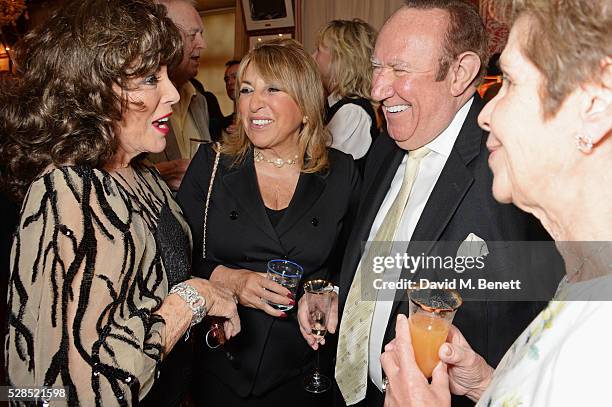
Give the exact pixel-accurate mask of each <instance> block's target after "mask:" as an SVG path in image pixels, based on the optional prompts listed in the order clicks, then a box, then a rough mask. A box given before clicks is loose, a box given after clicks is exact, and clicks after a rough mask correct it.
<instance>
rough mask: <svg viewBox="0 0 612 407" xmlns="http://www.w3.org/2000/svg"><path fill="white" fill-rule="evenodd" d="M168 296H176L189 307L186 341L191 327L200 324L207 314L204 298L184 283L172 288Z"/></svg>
mask: <svg viewBox="0 0 612 407" xmlns="http://www.w3.org/2000/svg"><path fill="white" fill-rule="evenodd" d="M170 294H176V295H178V296H179V297H181V298H182V299H183V300H184V301H185V302H186V303H187V305H189V308H191V312H193V315H192V317H191V324H190V325H189V329H188V330H187V336H186V337H185V340H187V339H188V338H189V332H190V331H191V327H192V326H194V325H196V324H199V323H200V322H202V320H203V319H204V317H205V316H206V313H207V312H208V311H207V310H206V298H204V297H202V296H201V295H200V293H199V292H198V290H196V289H195V288H193V287H192V286H191V285H189V284H188V283H186V282H185V281H183V282H182V283H178V284H177V285H175V286H174V287H172V288H171V289H170Z"/></svg>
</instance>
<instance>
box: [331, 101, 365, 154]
mask: <svg viewBox="0 0 612 407" xmlns="http://www.w3.org/2000/svg"><path fill="white" fill-rule="evenodd" d="M339 100H340V97H338V96H334V95H329V96H328V97H327V103H329V106H330V107H331V106H333V105H335V104H336V103H338V101H339ZM371 125H372V119H371V118H370V115H369V114H368V113H367V112H366V111H365V110H363V108H361V107H360V106H357V105H354V104H352V103H349V104H346V105H344V106H342V107H341V108H340V109H338V111H337V112H336V114H335V115H334V117H332V119H331V120H330V121H329V123H328V124H327V129H328V130H329V132H330V133H331V135H332V144H331V146H332V147H333V148H335V149H337V150H340V151H342V152H343V153H346V154H350V155H352V156H353V159H355V160H357V159H359V158H361V157H363V156H364V155H366V153H367V152H368V149H369V148H370V144H372V136H371V135H370V127H371Z"/></svg>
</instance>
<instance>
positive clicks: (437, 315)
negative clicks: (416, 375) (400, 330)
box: [408, 288, 463, 378]
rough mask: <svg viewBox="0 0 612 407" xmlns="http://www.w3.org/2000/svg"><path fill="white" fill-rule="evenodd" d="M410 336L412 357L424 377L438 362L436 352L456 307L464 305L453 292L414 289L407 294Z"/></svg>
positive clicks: (446, 333)
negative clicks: (412, 350)
mask: <svg viewBox="0 0 612 407" xmlns="http://www.w3.org/2000/svg"><path fill="white" fill-rule="evenodd" d="M408 298H409V299H410V302H409V318H408V324H409V326H410V336H411V338H412V347H413V349H414V357H415V359H416V362H417V365H418V366H419V368H420V369H421V372H423V374H424V375H425V377H427V378H431V373H432V372H433V370H434V368H435V367H436V365H437V364H438V362H439V361H440V359H439V358H438V350H439V349H440V346H442V344H443V343H444V342H445V341H446V337H447V336H448V330H449V328H450V325H451V323H452V322H453V317H454V316H455V312H457V308H459V307H460V306H461V304H462V302H463V300H462V299H461V296H460V295H459V293H458V292H457V291H455V290H444V289H430V288H427V289H414V290H410V291H409V292H408Z"/></svg>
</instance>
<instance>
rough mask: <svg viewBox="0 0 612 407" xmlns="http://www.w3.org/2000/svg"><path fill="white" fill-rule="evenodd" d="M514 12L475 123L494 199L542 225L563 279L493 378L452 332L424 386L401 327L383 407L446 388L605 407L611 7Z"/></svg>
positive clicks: (509, 401)
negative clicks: (495, 82)
mask: <svg viewBox="0 0 612 407" xmlns="http://www.w3.org/2000/svg"><path fill="white" fill-rule="evenodd" d="M512 4H513V11H514V13H513V17H514V25H513V26H512V29H511V32H510V36H509V39H508V44H507V45H506V47H505V49H504V51H503V53H502V55H501V58H500V65H501V70H502V72H503V77H504V79H503V85H502V87H501V89H500V91H499V93H498V94H497V96H496V97H495V98H494V99H493V100H492V101H490V102H489V103H488V104H487V105H486V106H485V108H484V109H483V111H482V112H481V114H480V117H479V124H480V125H481V127H482V128H483V129H485V130H487V131H489V132H490V135H489V138H488V140H487V148H488V149H489V150H490V151H491V155H490V157H489V165H490V167H491V169H492V171H493V175H494V179H493V195H494V196H495V198H496V199H497V200H498V201H500V202H504V203H510V202H512V203H514V204H515V205H517V206H518V207H520V208H521V209H523V210H525V211H527V212H530V213H533V214H534V215H535V216H537V217H538V219H540V221H541V222H542V224H543V225H544V226H545V227H546V229H547V230H548V231H549V232H550V234H551V235H552V236H553V237H554V239H555V240H556V241H557V246H558V248H559V249H560V252H561V253H562V255H563V258H564V261H565V265H566V276H565V278H564V279H563V280H562V281H561V283H560V285H559V289H558V291H557V294H556V296H555V299H554V300H553V301H551V302H550V303H549V305H548V307H547V308H546V309H545V310H543V311H542V312H541V313H540V314H539V315H538V316H537V317H536V318H535V319H534V320H533V322H532V323H531V324H530V325H529V326H528V327H527V328H526V329H525V331H524V332H523V333H522V334H521V336H520V337H519V338H518V339H517V340H516V342H515V343H514V344H513V345H512V346H511V347H510V349H509V350H508V352H507V353H506V355H505V356H504V358H503V359H502V361H501V362H500V363H499V365H498V366H497V369H496V370H495V372H494V373H493V368H491V367H490V366H488V365H487V364H486V362H485V361H484V360H483V358H482V357H480V355H478V354H476V353H475V352H474V351H473V350H472V349H471V347H470V345H469V344H468V342H467V341H466V340H465V338H463V336H462V335H461V333H460V332H459V330H457V329H456V328H455V329H452V330H451V334H450V335H449V338H448V341H449V342H450V343H448V344H445V345H443V346H442V347H441V348H440V351H439V356H440V359H441V360H442V361H443V362H445V363H440V364H438V366H437V367H436V370H435V371H434V374H433V381H432V383H431V384H429V383H428V382H427V379H425V378H424V377H423V375H422V374H421V373H420V371H419V369H418V367H417V366H416V364H415V361H414V355H413V350H412V346H411V341H410V332H409V328H408V324H407V321H406V318H405V317H403V316H401V317H400V318H398V324H397V330H396V332H397V338H396V339H395V340H394V341H393V342H392V343H391V344H390V345H389V346H388V347H387V349H386V352H385V353H384V354H383V356H382V364H383V367H384V370H385V373H386V374H387V377H388V379H389V387H388V390H387V395H386V405H387V406H400V405H401V406H433V405H436V406H444V405H449V400H450V395H449V387H450V391H451V392H453V393H455V394H466V395H467V396H469V397H470V398H471V399H472V400H474V401H478V405H479V406H508V405H514V406H518V405H522V406H577V405H585V406H593V405H605V404H607V403H608V400H609V399H610V391H609V372H608V371H609V366H610V365H611V364H612V356H611V355H610V353H609V352H607V349H608V347H609V342H610V336H612V328H611V327H610V323H609V320H610V313H611V312H612V302H610V299H611V293H612V276H611V274H612V246H611V243H610V242H611V241H612V210H611V209H610V208H611V205H610V203H611V202H612V160H611V159H610V158H611V157H612V137H611V134H612V41H611V40H610V39H611V38H612V31H611V30H612V7H610V3H609V2H608V1H605V0H592V1H589V2H585V1H580V0H564V1H561V0H552V1H548V2H541V1H536V0H521V1H519V0H517V1H514V2H513V3H512ZM541 272H542V273H549V272H551V270H550V269H549V270H546V269H543V270H542V271H541ZM459 312H461V310H459ZM447 369H448V374H447Z"/></svg>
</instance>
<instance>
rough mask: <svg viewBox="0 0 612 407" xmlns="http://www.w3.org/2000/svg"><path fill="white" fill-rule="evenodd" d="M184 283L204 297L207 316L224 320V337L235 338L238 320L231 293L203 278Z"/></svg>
mask: <svg viewBox="0 0 612 407" xmlns="http://www.w3.org/2000/svg"><path fill="white" fill-rule="evenodd" d="M186 282H187V284H189V285H191V286H192V287H193V288H195V289H196V290H197V291H198V293H200V295H201V296H202V297H204V299H205V300H206V309H207V311H208V312H207V314H208V315H210V316H214V317H221V318H224V323H223V331H224V332H225V337H226V338H227V339H230V338H231V337H233V336H236V335H237V334H238V332H240V318H239V317H238V309H237V308H236V300H235V297H234V295H233V293H232V292H231V291H230V290H229V289H227V288H225V287H223V286H221V285H220V284H217V283H215V282H211V281H209V280H205V279H203V278H192V279H190V280H187V281H186Z"/></svg>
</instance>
